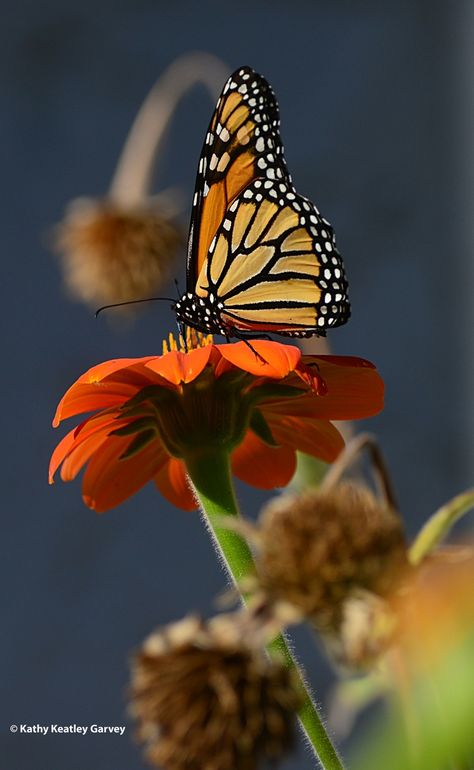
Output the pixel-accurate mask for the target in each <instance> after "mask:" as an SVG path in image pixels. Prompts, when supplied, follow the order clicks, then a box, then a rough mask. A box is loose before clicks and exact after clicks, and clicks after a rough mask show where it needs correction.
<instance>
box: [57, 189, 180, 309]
mask: <svg viewBox="0 0 474 770" xmlns="http://www.w3.org/2000/svg"><path fill="white" fill-rule="evenodd" d="M182 244H183V238H182V234H181V232H180V231H179V230H178V229H177V227H176V225H174V224H173V223H172V221H171V220H170V218H169V217H168V216H167V215H166V214H165V213H163V212H161V211H160V209H159V208H158V207H156V206H155V207H153V206H152V205H151V204H146V203H143V204H141V205H138V206H135V207H133V208H131V207H125V206H122V205H119V204H117V203H115V202H113V201H112V200H106V199H105V200H102V201H98V200H92V199H88V198H80V199H78V200H76V201H73V202H72V203H71V204H70V205H69V207H68V209H67V211H66V215H65V218H64V220H63V221H62V222H61V223H60V224H59V225H58V226H57V227H56V233H55V249H56V250H57V251H58V252H59V253H60V254H61V255H62V264H63V269H64V276H65V281H66V285H67V287H68V289H69V290H70V292H71V294H72V295H73V296H75V297H76V298H78V299H81V300H83V301H84V302H86V303H87V304H89V305H90V306H91V307H92V308H94V309H97V307H98V306H99V305H105V304H110V303H114V302H128V301H129V300H136V299H141V298H145V297H147V296H150V294H152V293H154V292H156V291H157V290H159V289H160V287H161V286H162V285H163V283H164V282H165V281H166V279H167V278H168V277H169V272H170V268H171V266H172V264H173V261H174V259H175V257H176V254H177V252H178V249H179V247H180V246H181V245H182Z"/></svg>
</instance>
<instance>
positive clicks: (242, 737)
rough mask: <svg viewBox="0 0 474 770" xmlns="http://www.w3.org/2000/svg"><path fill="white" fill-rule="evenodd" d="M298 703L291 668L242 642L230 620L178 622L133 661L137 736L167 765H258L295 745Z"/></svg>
mask: <svg viewBox="0 0 474 770" xmlns="http://www.w3.org/2000/svg"><path fill="white" fill-rule="evenodd" d="M298 705H299V695H298V691H297V689H296V688H295V685H294V684H293V680H292V677H291V674H290V673H289V672H288V671H287V670H286V669H285V668H284V667H283V666H282V665H280V664H278V663H275V662H270V661H269V660H268V659H267V658H266V657H265V655H264V654H263V653H262V652H261V651H260V650H258V649H252V648H251V647H249V646H244V645H243V644H242V642H241V641H240V639H239V634H237V633H236V632H235V627H233V626H232V623H231V622H230V621H229V620H228V619H224V618H222V619H221V618H218V619H216V621H213V622H212V623H209V624H205V623H203V622H202V621H201V620H199V619H198V618H187V619H185V620H183V621H181V622H179V623H175V624H173V625H171V626H169V627H168V628H167V629H165V630H162V631H158V632H156V633H154V634H152V636H150V637H149V638H148V639H147V641H146V642H145V644H144V646H143V649H142V651H141V652H140V653H139V654H138V655H137V657H136V659H135V662H134V668H133V675H132V713H133V715H134V716H135V718H136V719H137V721H138V737H139V739H140V740H141V741H143V742H145V743H146V744H147V757H148V759H149V760H150V762H151V763H152V764H154V765H156V766H159V767H162V768H165V770H254V768H255V767H256V766H257V763H258V761H259V760H265V759H276V758H278V757H279V756H281V755H282V754H283V753H284V752H285V751H286V750H287V749H288V748H289V747H290V746H291V742H292V737H293V728H294V717H295V711H296V709H297V708H298Z"/></svg>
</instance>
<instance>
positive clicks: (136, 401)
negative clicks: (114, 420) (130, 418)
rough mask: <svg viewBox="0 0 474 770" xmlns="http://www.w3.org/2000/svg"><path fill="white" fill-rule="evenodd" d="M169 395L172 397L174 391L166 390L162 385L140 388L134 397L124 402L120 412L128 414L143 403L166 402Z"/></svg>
mask: <svg viewBox="0 0 474 770" xmlns="http://www.w3.org/2000/svg"><path fill="white" fill-rule="evenodd" d="M171 394H172V395H174V391H173V390H171V389H167V388H165V387H163V386H162V385H147V386H146V387H145V388H141V390H139V392H138V393H137V394H136V395H135V396H132V398H129V400H128V401H125V403H124V404H123V406H122V407H121V411H122V412H127V413H128V412H129V410H132V409H134V408H135V407H137V406H139V405H140V404H143V403H144V401H153V402H160V401H166V399H167V398H169V396H170V395H171Z"/></svg>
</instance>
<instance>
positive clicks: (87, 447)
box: [49, 336, 383, 512]
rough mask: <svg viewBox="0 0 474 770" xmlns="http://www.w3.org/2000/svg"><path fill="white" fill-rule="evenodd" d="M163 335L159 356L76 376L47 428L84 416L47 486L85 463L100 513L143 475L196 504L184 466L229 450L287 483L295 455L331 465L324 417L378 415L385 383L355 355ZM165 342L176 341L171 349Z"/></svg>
mask: <svg viewBox="0 0 474 770" xmlns="http://www.w3.org/2000/svg"><path fill="white" fill-rule="evenodd" d="M170 348H172V349H170V350H169V349H168V347H167V345H166V343H164V352H163V355H161V356H145V357H143V358H123V359H116V360H112V361H106V362H105V363H103V364H99V365H98V366H94V367H92V369H89V371H87V372H86V373H85V374H83V375H82V376H81V377H80V378H79V379H78V380H77V381H76V382H75V383H74V384H73V385H72V386H71V387H70V388H69V390H68V391H67V392H66V394H65V395H64V397H63V398H62V399H61V401H60V403H59V406H58V408H57V411H56V415H55V417H54V422H53V425H54V426H57V425H58V424H59V423H60V422H61V420H64V419H66V418H68V417H73V416H76V415H78V414H82V413H90V412H93V414H92V415H91V416H89V417H87V418H86V419H85V420H84V421H83V422H81V423H80V424H79V425H78V426H77V427H75V428H73V430H71V431H70V432H69V433H68V434H67V435H66V436H65V437H64V438H63V439H62V441H61V442H60V443H59V445H58V446H57V447H56V449H55V451H54V452H53V455H52V458H51V463H50V474H49V475H50V482H52V481H53V477H54V474H55V473H56V471H57V470H58V468H59V467H61V478H62V479H63V480H64V481H70V480H71V479H73V478H75V476H76V475H77V474H78V473H79V471H80V470H81V469H82V468H83V467H84V466H86V470H85V473H84V478H83V499H84V502H85V503H86V505H88V506H89V507H90V508H93V509H94V510H96V511H98V512H102V511H106V510H108V509H109V508H112V507H113V506H116V505H118V504H119V503H121V502H123V501H124V500H126V499H127V498H128V497H130V496H131V495H132V494H133V493H134V492H136V491H137V490H139V489H140V488H141V487H143V486H144V485H145V484H146V483H147V482H149V481H154V483H155V484H156V486H157V487H158V489H159V490H160V492H161V493H162V494H163V495H164V496H165V497H166V498H167V499H168V500H169V501H170V502H171V503H173V504H174V505H176V506H178V507H180V508H183V509H185V510H192V509H194V508H196V507H197V504H196V500H195V497H194V494H193V491H192V489H191V487H190V485H189V482H188V476H187V472H186V469H187V467H189V466H190V464H191V465H192V461H193V459H195V458H196V457H199V458H200V461H202V460H203V458H204V461H205V460H206V457H207V458H208V461H209V473H210V474H212V472H213V467H212V463H213V460H212V458H213V454H215V452H216V451H219V452H222V451H223V450H224V451H226V452H227V453H228V454H229V455H230V459H231V467H232V471H233V473H234V474H235V476H237V477H238V478H240V479H242V480H243V481H245V482H247V483H248V484H251V485H253V486H255V487H259V488H261V489H273V488H275V487H281V486H284V485H286V484H287V483H288V482H289V481H290V479H291V477H292V475H293V473H294V470H295V464H296V451H297V450H299V451H302V452H305V453H307V454H310V455H313V456H315V457H318V458H321V459H322V460H324V461H326V462H331V461H333V460H334V459H335V458H336V457H337V455H338V453H339V452H340V450H341V449H342V447H343V445H344V441H343V439H342V437H341V435H340V433H339V432H338V430H337V429H336V428H335V426H334V425H333V424H332V423H331V422H330V420H353V419H358V418H362V417H368V416H370V415H373V414H376V413H377V412H379V411H380V410H381V408H382V404H383V382H382V380H381V378H380V376H379V375H378V374H377V372H376V371H375V368H374V366H373V365H372V364H371V363H369V362H368V361H365V360H364V359H361V358H354V357H341V356H303V355H302V353H301V351H300V350H299V349H298V348H296V347H294V346H292V345H284V344H281V343H279V342H273V341H265V340H256V341H252V345H251V346H250V345H249V344H247V343H245V342H243V341H240V342H236V343H228V344H222V345H217V344H214V343H213V342H212V341H211V339H210V338H207V337H202V336H200V338H199V340H196V339H194V347H193V349H189V346H188V351H187V352H186V351H184V350H183V349H180V350H178V349H177V348H176V344H175V343H174V342H173V341H170ZM173 348H174V349H173Z"/></svg>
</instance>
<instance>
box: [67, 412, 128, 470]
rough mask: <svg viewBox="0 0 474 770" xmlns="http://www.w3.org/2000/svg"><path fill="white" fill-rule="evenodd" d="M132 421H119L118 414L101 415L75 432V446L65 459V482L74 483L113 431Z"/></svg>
mask: <svg viewBox="0 0 474 770" xmlns="http://www.w3.org/2000/svg"><path fill="white" fill-rule="evenodd" d="M130 421H131V420H117V416H116V412H112V413H110V412H107V413H106V414H99V415H96V416H94V417H91V418H89V419H88V420H86V421H85V422H84V423H82V425H79V426H78V427H77V428H76V430H75V431H74V434H75V441H74V446H73V447H71V450H70V451H69V452H68V454H67V456H66V457H65V458H64V462H63V465H62V468H61V478H62V480H63V481H72V480H73V479H74V478H76V476H77V474H78V473H79V471H80V470H81V468H82V467H83V466H84V465H85V464H86V462H88V460H89V459H90V458H91V457H92V455H93V454H94V452H96V451H97V450H98V449H99V447H101V446H102V444H103V443H104V441H106V440H107V438H108V435H109V433H110V432H111V431H113V430H116V429H117V428H120V427H121V426H122V425H126V424H127V423H128V422H130Z"/></svg>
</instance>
